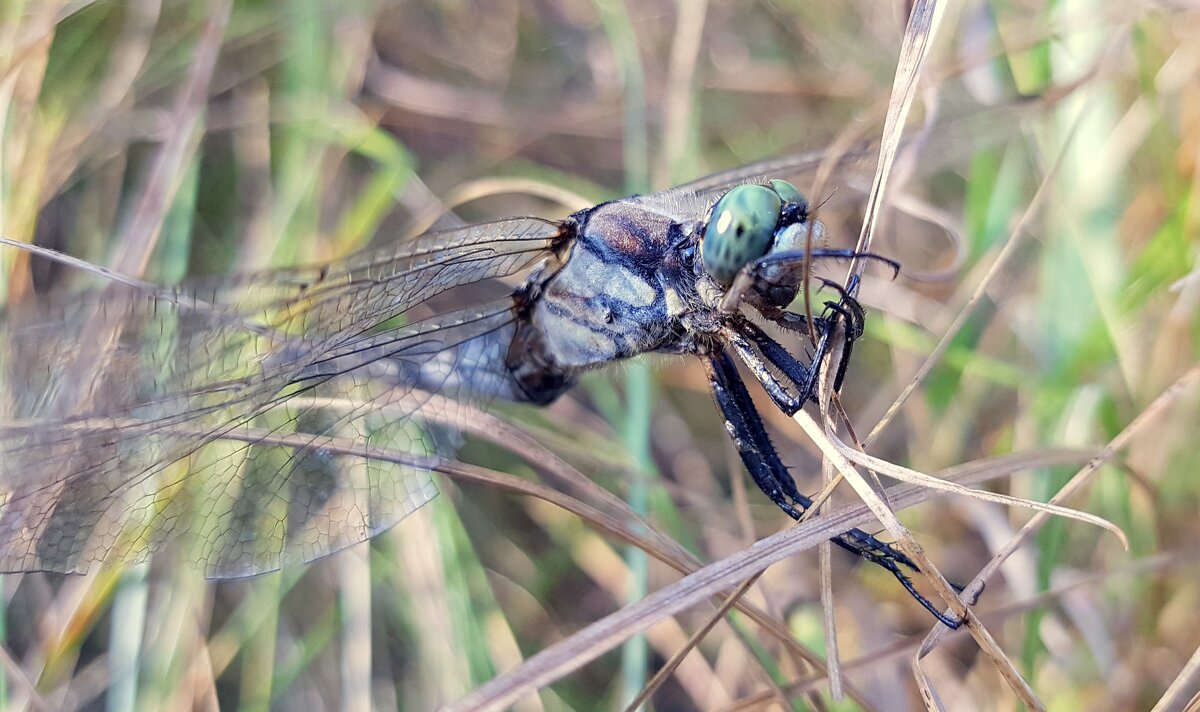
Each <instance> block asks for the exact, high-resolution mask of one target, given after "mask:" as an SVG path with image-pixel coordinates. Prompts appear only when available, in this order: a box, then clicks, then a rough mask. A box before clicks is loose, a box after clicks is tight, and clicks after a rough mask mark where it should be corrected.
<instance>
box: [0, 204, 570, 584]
mask: <svg viewBox="0 0 1200 712" xmlns="http://www.w3.org/2000/svg"><path fill="white" fill-rule="evenodd" d="M558 233H559V225H558V223H552V222H548V221H543V220H538V219H529V218H526V219H518V220H506V221H500V222H495V223H488V224H482V225H473V226H468V227H464V228H461V229H457V230H451V231H446V232H441V233H435V234H430V235H426V236H423V237H421V238H419V239H417V240H415V241H412V242H409V243H406V244H404V245H403V246H401V247H399V248H396V249H391V250H382V251H373V252H367V253H363V254H360V255H358V256H355V257H352V258H350V259H349V260H347V261H344V262H341V263H337V264H333V265H328V266H324V267H317V268H312V269H297V270H285V271H277V272H271V273H263V274H257V275H246V276H241V277H236V278H234V279H233V280H231V281H229V282H227V283H225V285H224V286H223V287H221V288H219V289H217V288H210V289H188V290H157V289H156V290H146V289H139V288H135V287H130V286H126V285H112V286H110V287H109V288H107V289H104V290H102V291H98V292H92V293H86V294H83V295H78V296H76V297H73V298H71V299H70V300H66V301H62V302H60V303H54V304H50V305H41V306H36V307H23V308H17V307H12V308H10V309H9V310H8V311H7V312H6V313H5V314H4V318H3V321H2V322H0V570H3V571H33V570H52V571H64V572H83V571H87V570H88V569H89V568H90V567H91V566H92V565H93V564H94V563H96V562H100V561H108V560H118V561H126V562H132V561H141V560H144V559H146V558H147V557H148V556H149V555H150V553H152V552H153V551H156V550H158V549H160V548H164V547H166V546H170V547H171V548H172V549H178V550H179V554H180V555H182V556H184V557H186V558H188V559H191V560H193V561H194V562H196V563H197V564H198V565H200V566H201V567H202V568H204V569H205V570H206V571H207V572H208V573H209V574H210V575H212V576H218V577H227V576H241V575H248V574H253V573H258V572H262V571H267V570H271V569H274V568H277V567H278V566H280V565H281V564H283V563H288V562H293V561H307V560H311V559H313V558H316V557H319V556H322V555H324V554H327V553H330V552H331V551H334V550H337V549H339V548H342V547H345V546H349V545H351V544H354V543H357V542H360V541H362V540H364V539H366V538H368V537H370V536H372V535H373V534H375V533H377V532H379V531H381V530H384V529H386V528H388V527H390V526H392V525H393V524H395V523H396V522H397V521H399V520H400V519H401V518H403V517H404V516H405V515H407V514H409V513H411V512H412V511H414V510H415V509H416V508H418V507H420V506H421V505H422V504H424V503H425V502H427V501H428V500H429V499H430V498H431V497H433V496H434V495H435V494H436V490H435V489H434V488H433V485H432V483H431V481H430V478H429V468H430V467H431V466H433V465H434V464H435V462H436V458H437V457H438V456H439V455H444V454H446V453H447V452H449V451H450V450H452V449H453V447H454V446H455V445H456V440H455V435H456V432H455V428H454V423H455V417H456V415H455V404H456V403H459V402H463V401H466V402H470V403H476V402H478V401H480V400H483V399H488V398H490V397H494V396H497V395H504V394H506V392H507V388H508V385H509V384H508V381H507V371H506V369H505V366H504V356H505V353H506V351H507V347H508V343H509V341H510V340H511V335H512V330H513V318H514V317H513V314H512V300H511V299H508V298H504V299H500V300H499V301H493V302H491V303H487V302H484V306H481V307H478V308H474V309H469V310H457V311H449V312H447V311H444V310H438V309H437V308H436V303H437V302H438V301H439V299H438V297H439V295H443V293H446V292H448V291H450V290H456V291H464V292H470V291H471V290H473V289H476V288H477V287H479V286H480V285H479V283H480V282H481V281H482V280H488V279H491V278H498V277H503V276H507V275H512V274H514V273H517V272H519V271H521V270H523V269H525V268H527V267H529V266H530V265H532V264H533V263H534V262H535V261H536V260H538V259H539V258H541V257H543V256H544V255H545V250H546V249H547V248H548V247H549V246H551V244H552V242H553V241H554V239H555V238H556V236H557V235H558ZM494 291H495V290H494V289H493V292H494ZM455 296H458V297H460V298H461V297H462V296H464V295H455ZM465 296H467V297H469V298H471V299H474V298H475V294H473V293H472V294H467V295H465ZM440 301H454V300H453V299H449V298H446V297H444V298H443V299H441V300H440Z"/></svg>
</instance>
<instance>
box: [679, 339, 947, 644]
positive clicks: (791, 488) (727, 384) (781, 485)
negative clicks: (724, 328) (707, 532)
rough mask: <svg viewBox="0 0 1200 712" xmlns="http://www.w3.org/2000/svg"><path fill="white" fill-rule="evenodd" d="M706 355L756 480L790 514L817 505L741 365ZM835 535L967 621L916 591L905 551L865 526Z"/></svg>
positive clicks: (921, 599) (729, 424) (716, 392)
mask: <svg viewBox="0 0 1200 712" xmlns="http://www.w3.org/2000/svg"><path fill="white" fill-rule="evenodd" d="M701 360H702V361H703V362H704V366H705V370H706V371H707V373H708V380H709V385H710V386H711V388H712V391H713V397H714V398H715V399H716V402H717V407H718V408H720V410H721V413H722V414H723V415H724V417H725V424H726V428H727V430H728V431H729V435H730V437H731V438H732V439H733V443H734V446H735V447H736V448H737V451H738V455H740V456H741V458H742V462H743V463H744V464H745V465H746V469H747V470H749V472H750V476H751V477H752V478H753V479H754V483H755V484H757V485H758V487H759V489H761V490H762V491H763V493H764V494H765V495H767V497H768V498H770V500H771V501H772V502H774V503H775V504H776V506H778V507H779V508H780V509H782V510H783V511H784V512H786V513H787V514H788V516H790V517H792V518H793V519H799V518H800V516H801V515H802V514H803V511H804V510H806V509H808V508H809V507H811V506H812V499H810V498H809V497H806V496H804V495H803V494H800V492H799V490H797V489H796V483H795V480H793V479H792V476H791V475H790V474H789V473H788V471H787V468H786V467H785V466H784V464H783V461H782V460H780V459H779V454H778V453H777V452H776V451H775V446H774V445H772V444H771V440H770V438H769V437H768V435H767V431H766V428H765V427H764V426H763V423H762V419H761V417H760V416H759V414H758V411H757V410H756V409H755V408H754V403H753V401H752V400H751V399H750V394H749V392H747V391H746V387H745V385H744V384H743V383H742V381H741V378H740V377H739V376H738V373H737V367H736V366H735V365H734V363H733V361H732V360H731V359H730V358H729V355H728V353H726V352H725V351H724V350H720V351H716V352H714V353H712V354H709V355H707V356H701ZM789 499H790V500H791V501H790V502H789V501H788V500H789ZM831 541H832V542H833V543H835V544H837V545H838V546H840V547H842V548H843V549H846V550H847V551H849V552H851V553H853V554H856V555H858V556H860V557H862V558H864V559H866V560H867V561H870V562H872V563H875V564H878V565H879V566H882V567H883V568H885V569H887V570H888V571H890V572H891V574H892V575H893V576H895V577H896V580H898V581H899V582H900V584H901V585H902V586H904V588H905V590H906V591H908V592H909V594H910V595H912V597H913V598H915V599H916V600H917V602H918V603H920V604H921V605H922V606H923V607H924V608H925V609H926V610H927V611H929V612H930V613H931V614H932V615H933V616H934V617H935V618H937V619H938V620H939V621H941V622H942V624H943V625H945V626H947V627H949V628H957V627H958V626H959V625H961V624H962V621H960V620H958V619H956V618H952V617H949V616H947V615H946V614H944V613H942V612H941V611H940V610H938V608H937V607H936V606H934V605H933V603H932V602H931V601H930V600H929V599H928V598H926V597H925V596H923V595H922V594H921V593H920V592H919V591H917V589H916V587H914V586H913V583H912V581H911V580H910V579H909V578H908V576H907V575H906V574H905V572H904V571H903V569H902V568H901V567H905V568H908V569H910V570H912V571H915V572H919V571H920V569H919V568H917V566H916V564H915V563H913V561H912V560H911V559H910V558H908V556H907V555H905V554H904V553H903V552H901V551H899V550H898V549H896V548H895V547H893V546H891V545H888V544H885V543H883V542H882V541H879V539H877V538H875V537H874V536H872V535H871V534H868V533H867V532H865V531H863V530H861V529H851V530H850V531H848V532H846V533H845V534H842V535H841V536H838V537H836V538H834V539H832V540H831Z"/></svg>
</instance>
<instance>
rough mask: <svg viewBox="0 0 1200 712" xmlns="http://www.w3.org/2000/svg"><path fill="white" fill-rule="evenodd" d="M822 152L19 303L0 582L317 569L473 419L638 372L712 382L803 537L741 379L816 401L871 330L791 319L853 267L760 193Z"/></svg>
mask: <svg viewBox="0 0 1200 712" xmlns="http://www.w3.org/2000/svg"><path fill="white" fill-rule="evenodd" d="M820 159H821V156H820V155H818V154H805V155H801V156H794V157H790V158H784V159H776V160H774V161H769V162H763V163H758V164H752V165H749V166H745V167H742V168H739V169H733V170H730V171H726V172H723V173H718V174H715V175H713V176H710V177H708V178H704V179H700V180H697V181H693V182H691V183H687V184H684V185H681V186H679V187H676V188H672V189H669V190H665V191H662V192H659V193H654V194H649V195H641V196H633V197H628V198H624V199H620V200H614V201H610V202H605V203H601V204H599V205H596V206H594V207H590V208H587V209H584V210H581V211H579V212H576V213H574V214H572V215H570V216H569V217H567V218H565V219H563V220H548V219H543V218H537V217H520V218H512V219H504V220H498V221H494V222H485V223H479V224H470V225H462V226H459V227H455V228H452V229H448V230H442V231H437V232H430V233H426V234H424V235H422V236H419V237H417V238H414V239H411V240H405V241H402V242H400V243H398V244H396V245H392V246H388V247H384V248H380V249H374V250H370V251H366V252H363V253H359V254H357V255H354V256H351V257H349V258H347V259H345V260H343V261H340V262H335V263H331V264H325V265H320V266H316V267H304V268H295V269H285V270H277V271H273V272H267V273H260V274H249V275H243V276H240V277H239V276H235V277H233V278H230V279H229V280H228V281H225V282H223V283H221V284H219V285H216V286H211V287H205V286H195V285H193V286H186V287H175V288H168V287H158V286H155V285H150V284H146V283H142V282H139V281H137V280H133V279H128V278H122V277H120V276H119V275H109V276H110V277H111V279H112V283H111V284H108V285H107V286H106V287H104V288H103V289H99V290H95V291H93V292H85V293H82V294H76V295H74V296H72V297H71V298H69V299H57V300H48V301H42V302H39V301H38V300H31V303H30V304H17V305H9V306H8V307H7V309H6V311H5V313H4V316H3V320H2V322H0V344H3V348H4V350H3V351H2V352H0V358H2V359H3V362H2V363H0V368H2V370H0V570H2V571H5V572H29V571H55V572H67V573H83V572H87V571H88V570H90V569H92V568H93V567H94V566H97V565H101V564H106V563H113V562H122V563H126V562H143V561H146V560H147V559H149V557H150V556H151V555H152V554H154V553H156V552H158V551H160V550H163V549H167V548H172V549H173V550H175V551H177V552H178V553H180V554H181V555H183V556H184V557H186V558H188V559H190V560H191V561H192V562H193V563H195V564H196V565H197V566H199V567H200V568H201V569H203V570H204V572H205V573H206V575H208V576H209V577H215V578H232V577H242V576H248V575H253V574H257V573H261V572H265V571H270V570H274V569H277V568H279V567H281V566H284V565H288V564H294V563H299V562H308V561H312V560H314V559H316V558H319V557H322V556H325V555H327V554H330V553H332V552H334V551H337V550H340V549H343V548H345V547H347V546H350V545H353V544H357V543H359V542H362V541H364V540H366V539H368V538H370V537H372V536H374V535H376V534H378V533H380V532H382V531H384V530H386V529H389V528H391V527H392V526H394V525H395V524H396V523H398V522H399V521H400V520H402V519H403V518H404V517H405V516H407V515H409V514H411V513H412V512H414V511H415V510H417V509H418V508H420V507H421V506H422V505H423V504H425V503H426V502H428V501H429V500H430V499H432V498H433V497H434V496H435V495H436V493H437V490H436V488H435V486H434V484H433V481H432V477H431V474H430V473H431V470H432V469H433V468H435V467H436V464H437V463H438V462H439V461H443V459H444V458H451V457H453V456H454V452H455V450H456V448H457V447H458V445H459V444H460V442H461V439H462V437H461V434H460V433H459V432H458V429H457V428H456V427H455V424H456V423H461V418H462V417H465V416H463V415H462V413H463V412H464V410H463V409H464V408H467V407H471V408H476V407H481V406H486V405H488V404H489V403H492V402H493V401H497V400H500V401H513V402H519V403H529V404H535V405H544V404H548V403H550V402H551V401H554V400H555V399H556V398H558V397H559V396H561V395H562V394H563V393H565V392H566V391H568V390H569V389H570V388H571V387H572V386H573V385H574V384H575V383H576V382H577V381H578V380H579V378H580V376H581V375H582V374H584V373H586V372H588V371H590V370H593V369H596V368H599V367H602V366H605V365H607V364H611V363H614V362H617V361H620V360H623V359H628V358H633V357H636V356H638V355H641V354H646V353H650V352H658V353H665V354H673V355H677V356H680V357H691V358H696V359H699V360H700V361H701V362H702V363H703V366H704V369H705V373H706V375H707V379H708V383H709V385H710V387H711V391H712V394H713V397H714V400H715V403H716V405H717V407H718V409H719V411H720V414H721V417H722V418H723V420H724V425H725V428H726V430H727V431H728V432H729V435H730V437H731V439H732V442H733V443H734V445H735V446H736V449H737V451H738V453H739V455H740V457H741V460H742V462H743V463H744V465H745V467H746V469H747V470H748V472H749V474H750V475H751V477H752V478H753V480H754V482H755V484H756V485H757V486H758V487H759V488H760V489H761V490H762V492H763V493H764V494H765V495H766V496H767V497H768V498H769V499H770V500H771V501H772V502H773V503H775V504H776V505H777V506H778V507H779V508H780V509H782V510H783V511H784V512H786V513H787V514H788V515H789V516H791V517H793V518H795V519H799V518H800V517H801V516H802V514H803V513H804V512H805V511H806V510H807V509H809V508H810V507H811V506H812V504H813V501H812V500H811V499H810V498H809V497H808V496H807V495H805V494H803V493H801V492H800V491H799V489H798V488H797V485H796V483H795V481H794V479H793V478H792V476H791V474H790V473H789V472H788V470H787V468H786V467H785V465H784V464H783V461H782V460H781V458H780V456H779V454H778V453H777V451H776V449H775V447H774V445H773V444H772V442H771V440H770V438H769V437H768V433H767V429H766V427H765V425H764V422H763V419H762V416H761V414H760V413H759V411H758V410H757V407H756V406H755V404H754V401H753V399H752V396H751V394H750V390H749V388H748V386H747V382H746V381H743V378H742V376H741V372H740V370H739V367H738V362H739V361H740V362H741V363H742V364H743V365H744V367H745V370H746V371H747V372H748V373H750V374H751V375H752V377H753V380H754V381H757V383H758V385H759V386H760V387H761V388H762V389H763V390H764V391H765V392H766V394H767V396H768V397H769V399H770V400H771V402H772V403H773V404H774V406H775V407H777V408H779V409H780V410H782V411H783V412H785V413H787V414H789V415H791V414H794V413H795V412H796V411H798V410H799V409H800V408H802V407H804V406H805V404H806V403H809V402H811V401H813V400H814V393H815V384H816V381H817V376H818V375H819V374H818V372H819V371H820V367H819V364H820V362H821V361H820V359H821V357H822V355H823V354H824V351H825V350H826V349H827V348H828V346H829V344H830V339H831V338H833V335H834V334H835V333H837V332H836V330H835V327H836V326H837V325H838V324H839V323H841V324H842V325H843V327H844V332H841V333H844V334H845V344H846V345H845V348H844V350H843V356H844V358H843V359H842V360H841V361H840V363H839V364H837V365H836V368H837V369H838V372H837V374H836V379H835V380H836V383H835V386H838V385H840V384H841V381H842V380H843V378H844V377H845V373H846V368H847V365H848V360H847V359H848V355H849V353H850V346H851V345H852V343H853V340H854V339H855V338H857V337H858V336H860V335H861V334H862V328H863V320H864V312H863V309H862V308H861V306H859V304H858V302H857V301H856V300H855V299H854V297H853V295H852V291H846V290H842V291H841V292H840V294H839V295H838V298H837V299H836V300H830V301H827V302H825V305H824V309H823V311H822V313H821V315H819V316H815V317H813V316H810V315H806V314H804V313H799V312H798V311H796V310H793V309H792V308H791V305H792V304H793V303H794V302H796V301H797V297H798V295H799V293H800V292H801V291H802V287H803V285H804V284H805V283H806V282H807V278H806V273H807V271H808V270H809V268H810V267H811V266H812V264H813V263H814V262H815V261H817V260H822V259H838V260H846V259H851V258H856V257H862V256H863V255H860V254H858V253H855V252H854V251H852V250H844V249H834V248H830V247H825V246H824V242H823V237H824V232H825V226H824V224H823V223H822V222H821V221H820V220H819V219H818V218H817V216H816V215H815V212H814V210H813V208H812V206H811V205H810V204H809V202H808V201H807V200H806V199H805V197H804V196H803V195H802V194H801V193H800V191H799V190H797V189H796V188H795V187H794V185H793V184H792V183H789V182H787V181H784V180H781V179H777V178H773V177H772V176H774V175H799V174H802V173H803V172H805V171H811V170H812V169H814V168H815V167H816V165H817V164H818V162H819V161H820ZM867 257H868V258H870V259H874V260H875V261H878V262H883V263H885V264H887V265H888V266H889V267H891V268H892V269H893V270H896V271H898V269H899V267H898V265H897V264H896V263H894V262H892V261H890V260H886V259H884V258H882V257H876V256H873V255H867ZM505 279H507V280H510V281H513V282H514V283H515V285H516V286H515V287H513V288H510V289H507V290H506V291H504V292H502V293H501V295H500V296H499V297H498V298H484V297H477V296H475V295H476V292H478V291H486V290H481V289H479V288H480V287H481V285H485V284H495V283H497V280H505ZM502 283H503V282H502ZM493 291H494V290H493ZM464 301H465V302H467V303H468V304H469V306H466V307H463V306H461V304H462V303H463V302H464ZM446 305H453V308H451V307H449V306H446ZM760 323H770V324H774V325H775V327H777V328H776V329H775V332H774V334H773V333H769V332H768V331H767V329H765V328H764V327H763V326H761V325H760ZM810 330H811V332H810ZM810 333H816V334H818V335H819V341H818V342H817V343H816V344H815V346H813V345H812V343H811V342H809V344H810V347H812V349H813V351H812V353H811V354H810V355H807V356H806V355H805V354H801V355H795V354H794V353H793V349H789V348H787V347H785V346H784V345H783V344H782V343H781V340H782V337H780V336H777V335H776V334H783V335H792V336H795V337H797V341H802V338H801V337H802V336H804V335H808V334H810ZM384 449H386V450H387V451H388V452H389V453H391V456H390V457H388V458H386V459H385V458H382V457H379V456H378V453H379V452H380V451H382V450H384ZM396 453H399V454H400V456H399V457H397V456H396ZM832 541H833V543H835V544H837V545H838V546H840V547H842V548H843V549H846V550H848V551H850V552H852V553H853V554H855V555H857V556H860V557H862V558H863V559H866V560H868V561H870V562H873V563H875V564H878V565H880V566H882V567H883V568H885V569H887V570H888V571H889V572H891V573H892V574H893V575H894V576H895V577H896V578H897V580H899V581H900V582H901V584H902V585H903V586H904V587H905V588H906V589H907V590H908V591H909V592H910V593H911V594H912V595H913V596H914V597H915V598H916V600H917V601H918V602H920V603H921V605H923V606H924V607H925V608H926V609H928V610H929V611H930V612H931V613H932V614H933V615H934V616H936V617H937V618H938V619H939V620H940V621H942V622H943V623H944V624H946V625H949V626H951V627H956V626H957V624H958V621H957V620H956V619H953V618H950V617H948V616H947V615H945V614H943V613H942V612H941V611H939V610H938V609H937V608H936V607H935V606H934V605H933V604H932V602H930V601H929V600H928V599H927V598H925V597H924V596H923V595H921V594H920V593H919V592H918V591H917V590H916V589H915V587H914V586H913V584H912V582H911V580H910V578H909V577H910V575H911V574H912V573H914V572H917V571H919V569H918V568H917V566H916V565H915V564H914V563H913V561H912V560H911V559H909V557H908V556H906V555H905V554H904V553H903V552H902V551H900V550H899V549H898V548H896V547H894V546H893V545H890V544H888V543H885V542H883V541H881V540H879V539H877V538H876V537H875V536H873V535H872V534H870V533H868V532H866V531H863V530H861V529H851V530H850V531H848V532H846V533H844V534H842V535H840V536H838V537H837V538H835V539H833V540H832Z"/></svg>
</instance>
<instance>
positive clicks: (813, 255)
mask: <svg viewBox="0 0 1200 712" xmlns="http://www.w3.org/2000/svg"><path fill="white" fill-rule="evenodd" d="M856 258H857V259H864V260H874V261H876V262H882V263H883V264H885V265H887V266H888V267H891V268H892V277H893V278H895V277H896V276H898V275H899V274H900V263H899V262H897V261H896V260H893V259H890V258H888V257H884V256H883V255H877V254H875V253H874V252H855V251H854V250H848V249H847V250H841V249H830V248H817V249H815V250H813V251H812V252H806V251H804V250H784V251H782V252H773V253H771V254H768V255H765V256H763V257H760V258H759V259H758V260H756V261H755V263H754V265H753V266H752V269H755V270H760V269H761V268H764V267H770V266H774V265H781V264H791V263H795V262H803V261H806V260H809V259H844V260H852V259H856ZM850 291H851V293H853V292H854V290H853V289H851V290H850Z"/></svg>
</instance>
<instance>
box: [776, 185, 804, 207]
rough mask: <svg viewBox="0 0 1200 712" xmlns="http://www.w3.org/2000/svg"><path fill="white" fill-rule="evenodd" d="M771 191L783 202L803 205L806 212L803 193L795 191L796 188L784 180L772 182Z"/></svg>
mask: <svg viewBox="0 0 1200 712" xmlns="http://www.w3.org/2000/svg"><path fill="white" fill-rule="evenodd" d="M771 189H772V190H774V191H775V194H776V195H778V196H779V197H780V199H782V200H783V202H785V203H795V204H797V205H803V206H804V207H805V209H806V210H807V208H808V199H807V198H805V197H804V194H803V193H801V192H800V191H798V190H796V186H794V185H792V184H791V183H788V182H787V181H786V180H779V179H778V178H776V179H774V180H772V181H771Z"/></svg>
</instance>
